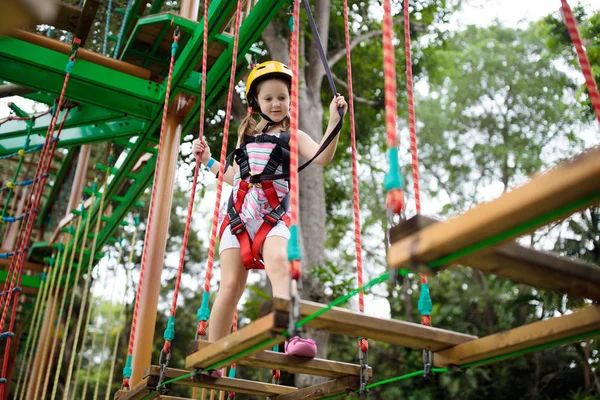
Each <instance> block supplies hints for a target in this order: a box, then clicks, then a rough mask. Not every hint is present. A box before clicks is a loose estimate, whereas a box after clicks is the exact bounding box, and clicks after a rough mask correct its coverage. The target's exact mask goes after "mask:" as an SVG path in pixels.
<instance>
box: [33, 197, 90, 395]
mask: <svg viewBox="0 0 600 400" xmlns="http://www.w3.org/2000/svg"><path fill="white" fill-rule="evenodd" d="M94 197H95V193H92V204H94ZM83 214H84V208H83V205H82V207H81V214H80V215H79V218H80V219H83ZM89 228H90V218H87V219H86V221H85V228H84V230H83V238H82V239H81V247H80V251H79V253H80V257H79V260H80V261H81V259H82V258H83V255H84V251H85V244H86V242H87V236H88V232H89ZM80 231H81V222H80V223H79V227H78V228H77V232H75V244H74V245H73V251H72V253H71V258H70V260H69V271H68V273H67V279H66V281H65V286H64V290H63V296H62V300H61V304H60V313H59V314H58V316H59V317H60V316H61V315H62V313H63V312H64V309H65V302H66V301H67V294H68V289H69V282H70V278H71V274H72V272H73V261H74V260H75V254H76V253H77V251H76V249H75V247H77V243H78V241H79V233H80ZM80 264H81V263H78V265H77V268H75V278H74V280H73V283H74V285H73V288H72V289H71V298H70V301H69V310H68V311H67V319H66V320H65V326H64V329H63V335H62V340H61V344H60V351H59V353H58V362H57V364H56V370H55V371H52V368H48V371H47V372H46V380H45V383H44V391H43V392H42V394H43V395H42V399H45V398H46V391H47V390H48V382H49V380H50V373H51V372H52V373H54V385H53V386H52V394H51V396H50V398H51V399H52V400H54V399H55V398H56V391H57V390H58V377H59V376H60V370H61V369H62V361H63V357H64V355H65V348H66V347H67V337H68V336H69V325H70V323H71V315H72V314H73V304H74V303H75V293H76V290H75V289H76V287H77V282H78V281H79V272H80V271H81V265H80ZM59 321H60V320H59ZM58 325H60V323H59V324H58ZM54 338H55V341H54V342H53V343H52V353H51V354H52V355H51V356H50V360H51V361H52V360H53V359H54V358H53V357H54V352H55V351H56V344H57V342H58V340H57V338H58V336H55V337H54Z"/></svg>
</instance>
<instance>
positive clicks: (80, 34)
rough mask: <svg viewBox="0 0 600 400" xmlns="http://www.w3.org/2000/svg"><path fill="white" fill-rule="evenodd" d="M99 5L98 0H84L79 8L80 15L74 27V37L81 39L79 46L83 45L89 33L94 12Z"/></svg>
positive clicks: (94, 15)
mask: <svg viewBox="0 0 600 400" xmlns="http://www.w3.org/2000/svg"><path fill="white" fill-rule="evenodd" d="M98 7H100V0H85V3H84V4H83V7H82V8H81V16H80V17H79V21H78V23H77V28H76V29H75V37H77V38H79V39H81V47H83V46H85V42H86V41H87V38H88V36H89V34H90V28H91V27H92V23H93V22H94V18H96V13H97V12H98Z"/></svg>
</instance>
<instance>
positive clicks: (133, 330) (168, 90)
mask: <svg viewBox="0 0 600 400" xmlns="http://www.w3.org/2000/svg"><path fill="white" fill-rule="evenodd" d="M173 40H174V41H175V42H178V41H179V37H178V36H175V37H174V38H173ZM174 63H175V55H174V54H171V62H170V64H169V77H168V80H167V87H166V92H165V103H164V106H163V115H162V120H161V124H160V138H159V142H158V154H157V155H156V167H155V169H154V184H153V185H152V194H151V197H150V208H149V210H148V222H147V224H146V235H145V238H144V250H143V252H142V263H141V266H140V279H139V281H138V287H137V293H136V295H135V306H134V308H133V319H132V321H131V332H130V334H129V347H128V349H127V355H128V356H131V355H133V345H134V343H135V334H136V328H137V320H138V313H139V308H140V298H141V294H142V287H143V282H144V273H145V272H146V261H147V258H148V239H149V238H150V230H151V227H152V216H153V214H154V204H155V201H156V198H157V197H158V194H157V193H156V190H157V185H158V171H159V170H160V159H161V154H162V150H163V142H164V136H165V125H166V121H167V113H168V110H169V97H170V95H171V81H172V77H173V65H174ZM175 297H176V296H175ZM175 304H177V298H175ZM123 386H124V387H129V378H124V379H123Z"/></svg>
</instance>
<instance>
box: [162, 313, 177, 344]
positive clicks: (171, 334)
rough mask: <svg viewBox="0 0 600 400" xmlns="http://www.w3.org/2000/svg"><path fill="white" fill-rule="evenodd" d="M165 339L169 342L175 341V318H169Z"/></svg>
mask: <svg viewBox="0 0 600 400" xmlns="http://www.w3.org/2000/svg"><path fill="white" fill-rule="evenodd" d="M163 338H164V339H165V340H168V341H169V342H172V341H173V339H175V317H174V316H172V315H171V316H170V317H169V322H167V329H165V333H164V334H163Z"/></svg>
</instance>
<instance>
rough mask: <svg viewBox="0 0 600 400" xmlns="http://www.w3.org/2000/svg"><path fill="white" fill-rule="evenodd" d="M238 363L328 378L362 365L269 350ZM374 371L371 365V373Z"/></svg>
mask: <svg viewBox="0 0 600 400" xmlns="http://www.w3.org/2000/svg"><path fill="white" fill-rule="evenodd" d="M211 344H212V343H211V342H207V341H195V342H192V343H191V345H190V350H192V351H193V352H196V351H199V350H202V349H204V348H206V347H208V346H210V345H211ZM236 363H237V364H239V365H248V366H252V367H258V368H267V369H280V370H283V371H288V372H291V373H294V374H307V375H316V376H324V377H328V378H340V377H343V376H348V375H354V376H358V375H360V365H356V364H349V363H345V362H339V361H330V360H324V359H322V358H306V357H295V356H288V355H286V354H284V353H276V352H274V351H267V350H265V351H262V352H260V353H256V354H253V355H251V356H249V357H244V358H241V359H239V360H236ZM372 372H373V371H372V369H371V367H369V375H371V374H372Z"/></svg>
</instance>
